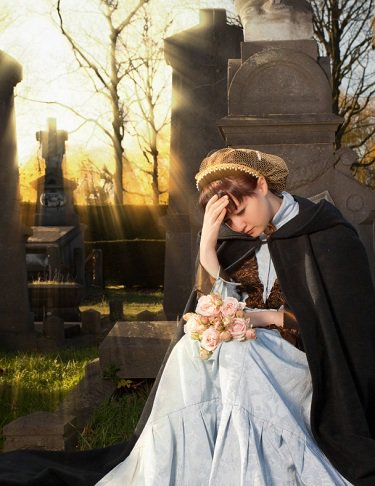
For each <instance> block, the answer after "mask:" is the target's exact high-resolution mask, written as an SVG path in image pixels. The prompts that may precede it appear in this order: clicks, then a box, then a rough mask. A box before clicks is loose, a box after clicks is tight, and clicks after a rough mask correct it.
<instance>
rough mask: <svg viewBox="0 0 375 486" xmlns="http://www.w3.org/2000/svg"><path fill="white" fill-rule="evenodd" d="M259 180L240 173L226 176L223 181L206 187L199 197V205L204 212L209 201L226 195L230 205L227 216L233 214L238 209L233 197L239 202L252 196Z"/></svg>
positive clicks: (214, 182)
mask: <svg viewBox="0 0 375 486" xmlns="http://www.w3.org/2000/svg"><path fill="white" fill-rule="evenodd" d="M257 183H258V178H257V177H255V176H252V175H250V174H246V173H240V172H239V173H238V174H236V175H233V176H226V177H223V178H222V179H217V180H216V181H212V182H210V183H208V184H207V186H204V187H203V188H202V190H201V192H200V195H199V205H200V207H201V208H202V209H203V210H204V209H205V208H206V205H207V203H208V201H209V200H210V199H211V197H213V196H214V195H215V194H217V195H218V196H219V197H222V196H224V195H225V194H226V195H228V196H229V204H228V206H227V214H231V213H232V212H233V211H235V210H236V209H237V206H236V204H235V202H234V201H233V198H232V197H231V196H234V197H235V198H236V199H237V200H238V201H239V202H241V201H242V200H243V198H244V197H245V196H248V195H250V194H251V193H252V192H253V191H254V190H255V188H256V186H257Z"/></svg>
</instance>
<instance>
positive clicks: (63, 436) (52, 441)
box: [3, 412, 76, 452]
mask: <svg viewBox="0 0 375 486" xmlns="http://www.w3.org/2000/svg"><path fill="white" fill-rule="evenodd" d="M75 423H76V419H75V417H73V416H61V415H58V414H56V413H50V412H35V413H32V414H29V415H26V416H23V417H19V418H18V419H16V420H13V421H12V422H10V423H9V424H7V425H5V427H4V428H3V435H4V437H5V443H4V447H3V451H4V452H8V451H12V450H16V449H45V450H65V449H67V448H70V447H71V444H72V443H74V442H75V440H76V426H75Z"/></svg>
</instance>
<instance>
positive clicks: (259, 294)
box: [230, 257, 301, 348]
mask: <svg viewBox="0 0 375 486" xmlns="http://www.w3.org/2000/svg"><path fill="white" fill-rule="evenodd" d="M230 277H231V278H232V279H233V280H234V281H235V282H238V283H240V284H241V288H240V290H242V291H243V292H246V293H247V294H248V297H247V298H246V305H247V306H248V307H251V308H258V309H279V308H280V307H281V306H284V308H285V311H284V327H283V328H280V327H278V326H276V325H271V326H267V327H268V328H269V329H277V330H278V331H279V332H280V334H281V336H282V337H283V338H284V339H286V340H287V341H289V342H290V343H291V344H293V345H294V346H296V347H298V348H301V342H300V336H299V327H298V324H297V321H296V319H295V316H294V314H293V313H292V312H291V311H290V310H289V309H288V305H287V302H286V299H285V297H284V295H283V293H282V291H281V287H280V284H279V281H278V279H277V278H276V280H275V282H274V284H273V286H272V289H271V292H270V294H269V296H268V298H267V300H266V302H264V301H263V290H264V287H263V284H262V282H261V281H260V278H259V272H258V262H257V259H256V257H251V258H249V259H247V260H245V261H243V262H242V264H241V267H240V268H239V269H237V270H235V271H233V272H231V274H230Z"/></svg>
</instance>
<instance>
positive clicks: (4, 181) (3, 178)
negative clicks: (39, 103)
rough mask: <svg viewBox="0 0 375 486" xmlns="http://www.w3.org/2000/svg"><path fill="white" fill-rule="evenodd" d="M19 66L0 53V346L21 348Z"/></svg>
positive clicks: (25, 327) (29, 332) (25, 326)
mask: <svg viewBox="0 0 375 486" xmlns="http://www.w3.org/2000/svg"><path fill="white" fill-rule="evenodd" d="M21 79H22V69H21V66H20V65H19V64H18V63H17V62H16V61H15V60H14V59H13V58H11V57H10V56H8V55H7V54H5V53H4V52H2V51H0V161H1V168H0V205H1V213H0V289H1V292H0V347H1V348H3V349H23V348H29V347H33V345H34V342H35V334H34V326H33V318H32V314H31V313H30V308H29V301H28V295H27V276H26V262H25V239H26V235H27V234H28V235H30V233H31V231H30V229H26V228H25V227H24V226H23V225H22V224H21V216H20V204H19V184H18V182H19V174H18V163H17V145H16V137H15V115H14V96H13V90H14V87H15V86H16V84H17V83H18V82H20V81H21Z"/></svg>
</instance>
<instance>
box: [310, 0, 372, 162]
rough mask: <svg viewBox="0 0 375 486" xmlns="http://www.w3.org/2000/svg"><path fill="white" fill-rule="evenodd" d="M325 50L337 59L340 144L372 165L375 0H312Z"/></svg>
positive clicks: (335, 81)
mask: <svg viewBox="0 0 375 486" xmlns="http://www.w3.org/2000/svg"><path fill="white" fill-rule="evenodd" d="M310 3H311V6H312V8H313V12H314V31H315V35H316V38H317V40H318V41H319V44H320V49H321V54H322V55H326V56H328V57H329V58H330V61H331V70H332V110H333V112H334V113H336V114H337V115H339V116H341V117H343V119H344V122H343V124H342V125H341V126H340V127H339V129H338V131H337V133H336V148H337V149H338V148H340V147H341V146H342V145H347V146H350V147H351V148H353V149H355V150H356V151H357V153H358V155H359V158H360V161H359V162H358V163H356V164H354V166H358V164H360V163H361V162H365V163H366V164H367V165H368V166H370V165H372V164H373V163H374V162H375V157H374V151H373V143H374V135H375V124H374V116H375V107H374V104H373V98H374V94H375V63H374V60H373V59H372V60H371V56H373V52H372V50H371V44H372V32H371V21H372V15H373V9H374V0H311V1H310Z"/></svg>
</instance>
